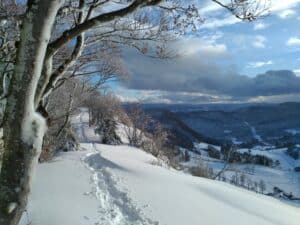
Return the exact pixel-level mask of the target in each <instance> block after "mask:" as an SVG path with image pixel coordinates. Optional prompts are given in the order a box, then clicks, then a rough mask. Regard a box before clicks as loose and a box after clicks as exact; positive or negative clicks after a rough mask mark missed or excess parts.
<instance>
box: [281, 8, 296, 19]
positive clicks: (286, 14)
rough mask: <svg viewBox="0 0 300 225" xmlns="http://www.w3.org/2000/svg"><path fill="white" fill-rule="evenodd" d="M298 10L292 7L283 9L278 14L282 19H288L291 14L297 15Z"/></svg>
mask: <svg viewBox="0 0 300 225" xmlns="http://www.w3.org/2000/svg"><path fill="white" fill-rule="evenodd" d="M295 14H296V12H295V11H294V10H292V9H286V10H283V11H281V12H279V13H278V16H279V17H280V18H281V19H286V18H288V17H290V16H293V15H295Z"/></svg>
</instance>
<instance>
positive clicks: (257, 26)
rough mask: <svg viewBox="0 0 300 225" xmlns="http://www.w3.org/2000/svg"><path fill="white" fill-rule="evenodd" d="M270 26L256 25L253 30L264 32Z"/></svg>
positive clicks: (264, 24)
mask: <svg viewBox="0 0 300 225" xmlns="http://www.w3.org/2000/svg"><path fill="white" fill-rule="evenodd" d="M268 26H269V24H266V23H256V24H254V26H253V30H263V29H266V28H267V27H268Z"/></svg>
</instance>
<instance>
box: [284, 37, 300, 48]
mask: <svg viewBox="0 0 300 225" xmlns="http://www.w3.org/2000/svg"><path fill="white" fill-rule="evenodd" d="M286 45H288V46H298V45H300V38H298V37H290V38H289V40H288V41H287V42H286Z"/></svg>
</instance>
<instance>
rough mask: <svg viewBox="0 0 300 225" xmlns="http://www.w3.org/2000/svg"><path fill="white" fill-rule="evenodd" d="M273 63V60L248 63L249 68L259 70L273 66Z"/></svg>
mask: <svg viewBox="0 0 300 225" xmlns="http://www.w3.org/2000/svg"><path fill="white" fill-rule="evenodd" d="M272 64H273V62H272V61H271V60H268V61H259V62H250V63H248V67H249V68H259V67H263V66H267V65H272Z"/></svg>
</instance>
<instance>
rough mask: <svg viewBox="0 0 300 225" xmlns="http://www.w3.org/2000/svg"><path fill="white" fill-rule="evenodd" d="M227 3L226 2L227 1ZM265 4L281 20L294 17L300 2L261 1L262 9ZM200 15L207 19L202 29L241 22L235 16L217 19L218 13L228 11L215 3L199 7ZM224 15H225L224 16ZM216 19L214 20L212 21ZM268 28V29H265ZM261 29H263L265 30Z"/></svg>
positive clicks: (298, 0)
mask: <svg viewBox="0 0 300 225" xmlns="http://www.w3.org/2000/svg"><path fill="white" fill-rule="evenodd" d="M225 2H226V1H225ZM264 3H266V4H267V5H268V3H271V6H270V11H271V14H276V15H278V16H279V17H280V18H287V17H289V16H292V15H294V14H295V13H296V12H295V10H293V8H294V7H296V6H297V5H298V4H299V3H300V0H265V1H261V7H263V6H264V5H263V4H264ZM199 8H200V13H201V14H202V15H203V16H204V17H205V19H206V21H205V23H204V24H202V25H201V26H200V28H202V29H203V28H206V29H214V28H218V27H224V26H230V25H234V24H236V23H240V22H241V20H239V19H237V18H236V17H235V16H232V15H230V16H228V14H227V15H226V16H224V17H223V18H220V19H215V17H216V13H219V12H224V14H225V12H226V10H225V9H224V8H222V7H220V6H219V5H218V4H216V3H213V2H211V1H207V4H206V5H204V6H203V5H199ZM224 14H223V15H224ZM212 18H214V19H212ZM257 26H258V29H260V27H262V26H263V25H257ZM264 28H266V27H264ZM264 28H261V29H264Z"/></svg>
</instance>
